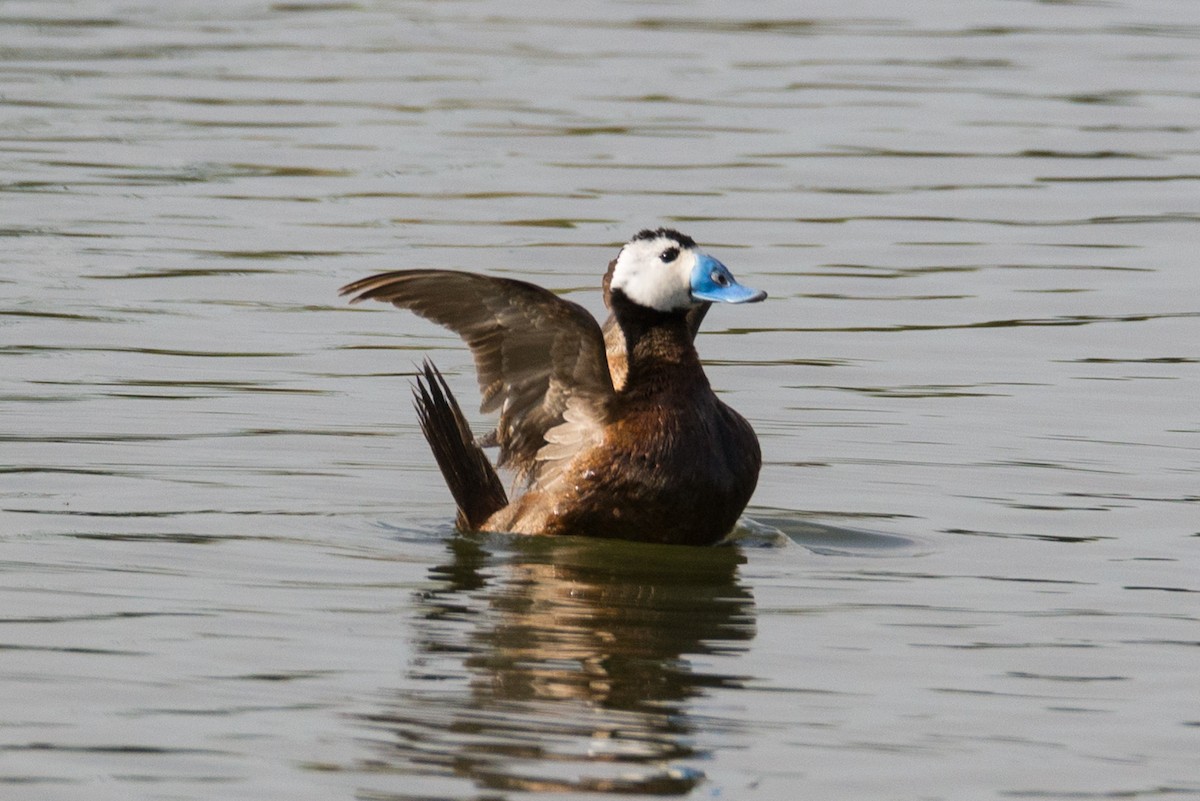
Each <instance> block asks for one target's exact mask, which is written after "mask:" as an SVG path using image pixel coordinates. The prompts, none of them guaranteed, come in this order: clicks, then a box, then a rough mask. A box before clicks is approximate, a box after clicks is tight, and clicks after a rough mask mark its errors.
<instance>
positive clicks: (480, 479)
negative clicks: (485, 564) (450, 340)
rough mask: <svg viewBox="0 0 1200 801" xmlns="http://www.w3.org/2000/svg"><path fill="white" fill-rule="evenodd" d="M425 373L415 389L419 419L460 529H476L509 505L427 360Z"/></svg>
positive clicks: (418, 378) (469, 428) (485, 455)
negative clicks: (456, 512) (449, 495)
mask: <svg viewBox="0 0 1200 801" xmlns="http://www.w3.org/2000/svg"><path fill="white" fill-rule="evenodd" d="M423 372H424V374H425V379H424V380H423V381H422V380H421V376H417V385H416V386H415V387H414V388H413V406H415V407H416V409H417V419H418V420H420V422H421V431H422V432H423V433H424V434H425V439H426V440H428V441H429V447H430V449H432V450H433V457H434V458H435V459H437V463H438V467H439V468H441V471H442V477H443V478H445V479H446V485H447V486H448V487H450V494H451V495H453V496H454V502H455V503H456V504H458V520H457V525H458V527H459V528H460V529H462V530H463V531H474V530H475V529H478V528H479V527H480V526H481V525H483V522H484V521H485V520H487V519H488V518H489V517H491V516H492V514H493V513H495V512H496V511H498V510H500V509H503V508H504V507H505V506H507V505H508V495H507V494H506V493H505V492H504V485H503V484H501V483H500V477H499V476H498V475H496V468H494V467H492V463H491V462H490V461H488V458H487V454H485V453H484V452H483V448H481V447H480V446H479V445H477V444H476V443H475V439H474V437H472V436H471V427H470V426H469V425H467V419H466V418H465V417H463V413H462V409H460V408H459V406H458V401H456V400H455V399H454V395H453V394H452V393H451V392H450V387H448V386H446V380H445V379H444V378H442V374H441V373H440V372H438V369H437V368H436V367H434V366H433V363H432V362H429V361H426V362H425V364H424V366H423Z"/></svg>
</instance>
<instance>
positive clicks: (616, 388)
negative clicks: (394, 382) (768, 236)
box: [339, 227, 767, 545]
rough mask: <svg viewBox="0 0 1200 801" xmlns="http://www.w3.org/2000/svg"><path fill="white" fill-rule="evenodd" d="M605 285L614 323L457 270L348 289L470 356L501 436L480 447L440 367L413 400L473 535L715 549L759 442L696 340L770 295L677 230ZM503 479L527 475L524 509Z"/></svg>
mask: <svg viewBox="0 0 1200 801" xmlns="http://www.w3.org/2000/svg"><path fill="white" fill-rule="evenodd" d="M602 289H603V293H604V300H605V304H606V306H607V307H608V309H609V316H608V318H607V319H606V320H605V322H604V323H603V324H601V323H599V322H598V321H597V320H596V318H595V317H593V316H592V314H591V313H590V312H588V311H587V310H586V309H584V308H583V307H582V306H580V305H579V304H576V303H573V302H571V301H569V300H566V299H565V298H562V297H559V296H558V295H556V294H554V293H553V292H551V291H550V290H548V289H545V288H543V287H540V286H537V285H536V284H532V283H529V282H526V281H522V280H519V279H514V278H501V277H496V276H490V275H482V274H478V273H471V272H465V271H458V270H436V269H410V270H396V271H391V272H386V273H381V274H378V275H373V276H370V277H368V278H363V279H361V280H358V281H355V282H353V283H350V284H347V285H346V286H343V287H342V288H341V289H340V290H339V294H340V295H342V296H345V297H349V300H350V302H351V303H361V302H363V301H367V300H375V301H380V302H384V303H390V304H392V305H393V306H396V307H397V308H400V309H405V310H408V311H411V312H414V313H416V314H417V315H419V316H421V317H423V318H426V319H428V320H430V321H432V322H434V323H437V324H439V325H441V326H444V327H446V328H448V329H450V330H451V331H453V332H454V333H456V334H458V335H459V336H460V337H461V338H462V339H463V341H464V342H465V343H466V344H467V346H468V348H469V349H470V351H471V354H472V357H473V359H474V362H475V368H476V373H477V379H478V383H479V389H480V394H481V396H482V403H481V405H480V410H481V411H482V412H484V413H490V412H498V413H499V420H498V423H497V425H496V428H495V429H494V430H492V431H490V432H488V433H487V434H485V435H484V436H482V437H475V436H474V434H473V432H472V431H471V427H470V425H469V423H468V422H467V420H466V417H465V415H464V414H463V412H462V409H461V407H460V406H459V404H458V401H457V399H456V398H455V396H454V394H453V393H452V392H451V390H450V387H449V386H448V384H447V383H446V381H445V379H444V377H443V376H442V374H441V372H440V371H438V369H437V368H436V367H435V366H434V365H433V363H432V362H431V361H429V360H426V361H425V362H424V364H423V366H422V368H421V370H420V372H419V374H418V376H417V379H416V385H415V386H414V388H413V396H414V406H415V408H416V412H417V419H418V422H419V424H420V427H421V430H422V433H423V434H424V436H425V439H426V440H427V442H428V443H429V446H430V449H431V450H432V452H433V455H434V458H435V461H436V462H437V464H438V467H439V469H440V471H441V473H442V476H443V478H444V479H445V481H446V484H447V487H448V488H449V490H450V493H451V495H452V496H453V498H454V501H455V504H456V506H457V513H456V517H455V526H456V528H457V529H459V530H460V531H464V532H467V531H492V532H509V533H514V534H532V535H577V536H587V537H602V538H612V539H622V540H633V541H639V542H652V543H661V544H670V545H712V544H715V543H718V542H720V541H722V540H723V539H724V538H726V536H727V535H728V534H729V533H730V532H731V531H732V530H733V528H734V526H735V525H736V523H737V520H738V518H739V517H740V515H741V514H742V512H743V511H744V509H745V508H746V505H747V504H748V503H749V501H750V498H751V496H752V495H753V493H754V489H755V487H756V486H757V483H758V475H759V471H760V470H761V467H762V452H761V449H760V447H759V443H758V438H757V436H756V435H755V433H754V429H753V428H752V427H751V425H750V423H749V422H747V420H746V419H745V418H744V417H742V416H741V415H740V414H738V413H737V412H736V411H734V410H733V409H732V408H730V407H729V406H728V405H726V404H725V403H723V402H722V401H721V400H720V399H719V398H718V397H717V394H716V393H715V392H714V391H713V388H712V386H711V384H710V383H709V381H708V378H707V376H706V375H705V373H704V369H703V366H702V365H701V362H700V357H699V355H698V353H697V351H696V347H695V338H696V334H697V332H698V331H699V328H700V324H701V322H702V321H703V319H704V317H705V315H706V314H707V312H708V311H709V309H710V308H711V306H712V304H714V303H731V304H742V303H756V302H759V301H762V300H764V299H765V298H766V297H767V295H766V293H765V292H763V291H761V290H756V289H752V288H750V287H748V286H746V285H744V284H741V283H739V282H738V281H737V280H736V279H735V278H734V277H733V274H732V272H731V271H730V270H729V268H728V267H726V266H725V265H724V264H722V263H721V262H720V261H718V260H717V259H716V258H714V257H713V256H710V255H708V254H707V253H705V252H704V251H703V250H702V249H701V248H700V247H699V246H698V245H697V243H696V241H695V240H694V239H692V238H691V237H689V236H687V235H685V234H682V233H680V232H679V231H676V230H674V229H671V228H665V227H659V228H654V229H649V228H647V229H644V230H641V231H639V232H638V233H637V234H635V235H634V236H633V237H632V238H631V239H630V240H629V241H628V242H626V243H625V244H624V245H623V246H622V247H621V248H620V250H619V251H618V253H617V255H616V257H615V258H614V259H612V261H611V262H610V263H609V265H608V270H607V271H606V273H605V275H604V278H603V281H602ZM489 447H495V448H498V450H499V453H498V455H497V457H496V459H495V464H493V462H492V460H491V459H489V457H488V455H487V452H486V449H487V448H489ZM498 469H506V470H510V471H512V472H513V473H514V474H515V479H514V485H513V494H514V497H513V498H511V499H510V498H509V493H508V491H506V489H505V487H504V483H503V482H502V481H501V480H500V476H499V473H498V472H497V471H498Z"/></svg>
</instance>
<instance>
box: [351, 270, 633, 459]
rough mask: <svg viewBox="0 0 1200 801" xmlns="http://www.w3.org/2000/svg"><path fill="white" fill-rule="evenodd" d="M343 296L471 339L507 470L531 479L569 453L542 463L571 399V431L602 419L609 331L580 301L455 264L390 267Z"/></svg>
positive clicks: (608, 384)
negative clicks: (551, 434)
mask: <svg viewBox="0 0 1200 801" xmlns="http://www.w3.org/2000/svg"><path fill="white" fill-rule="evenodd" d="M340 294H342V295H352V296H353V297H352V298H351V300H350V302H351V303H358V302H359V301H363V300H379V301H383V302H385V303H391V304H393V305H394V306H397V307H398V308H401V309H409V310H411V311H413V312H415V313H416V314H419V315H420V316H422V317H424V318H426V319H428V320H432V321H433V322H435V323H438V324H439V325H443V326H445V327H446V328H449V329H450V330H451V331H454V332H455V333H456V334H458V335H459V336H461V337H462V338H463V341H465V342H466V343H467V345H468V346H469V347H470V348H471V354H472V355H473V356H474V358H475V368H476V372H477V373H478V378H479V390H480V392H481V394H482V395H483V403H482V404H481V406H480V410H481V411H484V412H492V411H496V410H499V412H500V423H499V426H498V427H497V430H496V440H497V444H499V445H500V458H499V463H500V465H501V466H508V467H512V468H514V469H516V470H517V471H518V472H519V473H520V474H521V475H522V476H529V475H531V474H532V473H534V472H535V471H538V472H540V471H541V470H542V469H543V468H544V466H545V463H546V461H547V460H559V459H564V458H567V457H568V456H569V455H570V452H569V450H570V449H563V448H562V447H561V444H560V445H559V447H557V448H555V449H552V450H553V451H554V452H553V453H550V452H547V453H543V454H542V456H541V459H540V464H539V459H538V451H539V450H541V449H542V448H543V447H544V446H546V445H547V439H546V434H547V432H548V431H550V429H552V428H554V427H556V426H560V425H562V424H563V422H564V415H565V414H566V412H567V407H568V404H570V406H571V410H572V411H571V418H572V419H571V421H570V424H569V426H568V428H571V427H578V426H579V425H581V424H582V423H583V420H584V419H587V420H588V421H589V423H592V424H599V423H600V422H602V419H603V416H604V413H605V410H606V408H607V403H608V401H609V399H611V398H612V396H613V382H612V378H611V377H610V376H609V371H608V364H607V362H606V361H605V355H604V335H603V334H602V333H601V331H600V326H599V325H597V323H596V320H595V319H594V318H593V317H592V315H591V314H589V313H588V311H587V310H586V309H584V308H583V307H582V306H580V305H578V304H576V303H571V302H570V301H567V300H563V299H562V298H560V297H558V296H557V295H555V294H553V293H552V292H550V291H549V290H546V289H543V288H542V287H539V286H535V285H534V284H529V283H526V282H524V281H516V280H512V279H508V278H494V277H492V276H486V275H478V274H475V273H463V272H454V271H449V270H400V271H397V272H390V273H383V274H381V275H375V276H372V277H370V278H364V279H362V280H361V281H355V282H354V283H352V284H347V285H346V286H344V287H342V289H341V290H340ZM585 427H591V426H590V425H585ZM556 439H561V437H556ZM583 439H586V438H583V437H581V438H580V440H581V442H582V440H583ZM562 444H565V443H562Z"/></svg>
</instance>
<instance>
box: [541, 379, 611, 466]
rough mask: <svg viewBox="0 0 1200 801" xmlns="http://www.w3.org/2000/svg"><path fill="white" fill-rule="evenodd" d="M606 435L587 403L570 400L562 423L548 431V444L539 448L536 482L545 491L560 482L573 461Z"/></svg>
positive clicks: (574, 398) (576, 399)
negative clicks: (554, 483)
mask: <svg viewBox="0 0 1200 801" xmlns="http://www.w3.org/2000/svg"><path fill="white" fill-rule="evenodd" d="M603 435H604V427H603V425H602V424H601V422H600V420H599V415H597V414H596V411H595V409H594V408H593V407H592V404H591V403H590V402H588V400H586V399H584V398H581V397H573V398H569V399H568V400H567V407H566V409H565V410H564V411H563V422H561V423H559V424H558V425H556V426H555V427H554V428H552V429H550V430H549V431H547V432H546V444H545V445H543V446H542V447H541V448H539V449H538V452H537V456H536V457H535V458H536V460H537V463H538V467H537V470H536V473H537V475H536V478H535V483H536V484H537V485H538V486H539V487H540V488H542V489H545V488H547V487H548V486H550V484H552V483H553V482H554V481H555V480H556V479H558V478H559V477H560V476H561V475H562V473H563V470H564V469H565V468H566V466H567V465H568V464H569V463H570V462H571V460H572V459H573V458H574V457H575V456H576V455H578V454H580V453H582V452H583V451H585V450H587V449H588V448H591V447H592V446H593V445H595V444H597V443H598V442H599V441H600V439H601V438H602V437H603Z"/></svg>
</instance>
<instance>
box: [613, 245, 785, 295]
mask: <svg viewBox="0 0 1200 801" xmlns="http://www.w3.org/2000/svg"><path fill="white" fill-rule="evenodd" d="M610 287H611V289H612V291H614V292H616V291H619V292H621V293H622V294H623V295H625V297H626V298H628V299H629V300H630V301H632V302H633V303H636V304H637V305H639V306H644V307H646V308H649V309H655V310H657V311H660V312H673V311H685V310H687V309H690V308H692V307H694V306H698V305H700V304H701V303H757V302H758V301H760V300H762V299H763V298H765V297H766V296H767V293H766V292H763V291H761V290H757V289H751V288H750V287H747V286H743V285H741V284H739V283H738V282H737V281H736V280H735V279H734V277H733V273H731V272H729V268H728V267H726V266H725V265H724V264H722V263H721V262H719V261H717V260H716V259H714V258H713V257H712V256H709V255H708V254H707V253H705V252H704V251H702V250H700V248H698V247H697V246H696V242H695V240H694V239H692V238H691V237H690V236H686V235H684V234H681V233H679V232H678V231H673V230H671V229H670V228H656V229H654V230H653V231H651V230H645V231H642V232H640V233H639V234H637V236H635V237H634V238H633V239H631V240H629V242H627V243H626V244H625V246H624V247H622V248H621V252H620V253H619V254H618V255H617V259H616V261H615V262H613V265H612V281H611V284H610Z"/></svg>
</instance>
